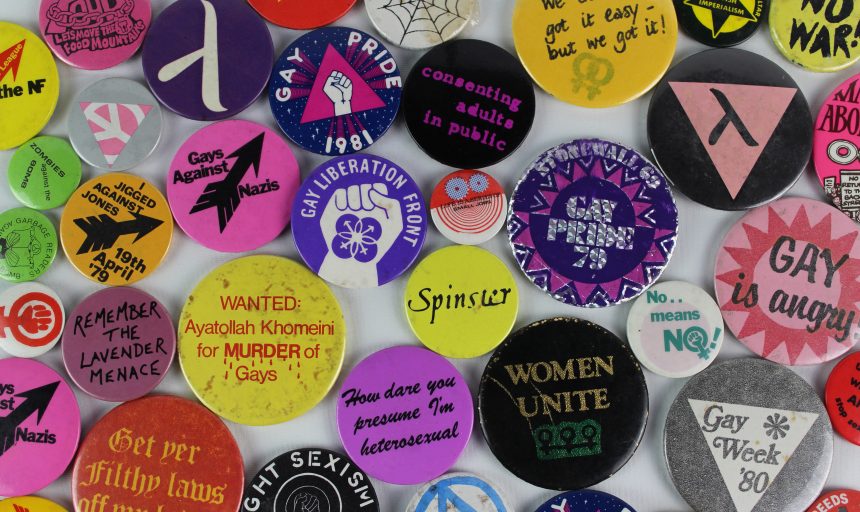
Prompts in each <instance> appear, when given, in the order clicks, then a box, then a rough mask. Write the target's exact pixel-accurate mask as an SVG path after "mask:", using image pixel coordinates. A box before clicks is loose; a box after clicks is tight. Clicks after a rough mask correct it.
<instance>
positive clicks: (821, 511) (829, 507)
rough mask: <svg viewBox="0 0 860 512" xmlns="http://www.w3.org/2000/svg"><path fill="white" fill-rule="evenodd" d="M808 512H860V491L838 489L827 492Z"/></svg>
mask: <svg viewBox="0 0 860 512" xmlns="http://www.w3.org/2000/svg"><path fill="white" fill-rule="evenodd" d="M806 512H860V491H852V490H849V489H838V490H833V491H828V492H825V493H824V494H822V495H821V496H819V497H818V499H817V500H815V503H813V504H812V506H811V507H809V509H807V511H806Z"/></svg>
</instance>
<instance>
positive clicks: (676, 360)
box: [627, 281, 725, 379]
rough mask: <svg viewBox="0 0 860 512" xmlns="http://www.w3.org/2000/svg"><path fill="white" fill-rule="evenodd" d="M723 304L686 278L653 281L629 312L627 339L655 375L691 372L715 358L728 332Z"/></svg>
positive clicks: (643, 363)
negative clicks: (682, 279) (726, 330)
mask: <svg viewBox="0 0 860 512" xmlns="http://www.w3.org/2000/svg"><path fill="white" fill-rule="evenodd" d="M724 334H725V326H724V325H723V317H722V314H721V313H720V307H719V306H717V303H716V302H714V299H712V298H711V296H710V295H708V293H707V292H706V291H705V290H703V289H701V288H699V287H698V286H696V285H694V284H691V283H686V282H683V281H666V282H662V283H657V284H656V285H654V286H652V287H651V288H650V289H649V290H648V291H647V292H645V294H644V295H642V296H640V297H639V298H638V299H636V302H634V303H633V307H632V308H630V315H629V316H628V317H627V341H628V343H630V348H631V349H632V350H633V353H634V354H635V355H636V358H637V359H638V360H639V362H640V363H642V366H644V367H645V368H648V369H649V370H651V371H652V372H654V373H656V374H657V375H661V376H663V377H670V378H675V379H680V378H685V377H690V376H692V375H695V374H697V373H699V372H700V371H702V370H704V369H705V368H707V367H708V366H710V365H711V363H713V362H714V359H716V357H717V355H718V354H719V353H720V349H721V348H722V346H723V339H724V338H725V335H724Z"/></svg>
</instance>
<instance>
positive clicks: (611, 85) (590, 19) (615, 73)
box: [513, 0, 678, 108]
mask: <svg viewBox="0 0 860 512" xmlns="http://www.w3.org/2000/svg"><path fill="white" fill-rule="evenodd" d="M513 29H514V43H515V44H516V47H517V53H518V54H519V56H520V60H522V61H523V65H525V67H526V69H527V70H528V72H529V73H530V74H531V76H532V78H534V80H535V82H537V83H538V85H540V86H541V87H543V88H544V90H546V91H547V92H548V93H550V94H552V95H553V96H555V97H557V98H558V99H560V100H562V101H566V102H568V103H573V104H574V105H580V106H583V107H596V108H599V107H613V106H616V105H621V104H622V103H626V102H628V101H631V100H633V99H636V98H638V97H639V96H641V95H642V94H644V93H645V92H646V91H648V90H649V89H651V88H652V87H654V85H656V84H657V82H658V81H659V80H660V77H662V76H663V74H664V73H665V72H666V69H668V68H669V64H670V63H671V62H672V57H673V56H674V54H675V42H676V41H677V39H678V20H677V18H676V16H675V8H674V6H673V5H672V0H642V1H636V0H634V1H631V0H599V1H594V0H588V1H585V0H517V4H516V7H515V9H514V21H513Z"/></svg>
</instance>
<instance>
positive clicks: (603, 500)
mask: <svg viewBox="0 0 860 512" xmlns="http://www.w3.org/2000/svg"><path fill="white" fill-rule="evenodd" d="M592 510H595V511H597V512H636V511H635V510H633V507H632V506H630V505H629V504H627V503H626V502H625V501H624V500H622V499H621V498H618V497H616V496H613V495H611V494H609V493H605V492H601V491H571V492H565V493H561V494H559V495H558V496H556V497H554V498H552V499H551V500H549V501H547V502H546V503H544V504H543V505H541V506H540V507H538V509H537V510H536V511H535V512H591V511H592Z"/></svg>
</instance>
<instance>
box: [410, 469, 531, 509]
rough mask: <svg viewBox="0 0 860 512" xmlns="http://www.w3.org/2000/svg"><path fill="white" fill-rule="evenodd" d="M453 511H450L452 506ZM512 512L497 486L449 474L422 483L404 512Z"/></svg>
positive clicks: (476, 479) (466, 475)
mask: <svg viewBox="0 0 860 512" xmlns="http://www.w3.org/2000/svg"><path fill="white" fill-rule="evenodd" d="M452 506H453V507H454V508H451V507H452ZM467 510H469V511H473V512H513V511H514V509H513V507H511V506H510V504H508V502H507V501H506V500H505V497H504V494H502V491H501V489H500V488H499V487H497V486H495V485H494V484H492V483H490V482H488V481H487V480H486V479H484V478H483V477H480V476H478V475H473V474H471V473H449V474H447V475H445V476H441V477H439V478H437V479H435V480H433V481H430V482H427V483H426V484H424V485H423V486H422V487H421V488H420V489H418V492H417V493H415V496H414V497H413V498H412V501H410V502H409V505H407V506H406V512H448V511H451V512H465V511H467Z"/></svg>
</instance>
